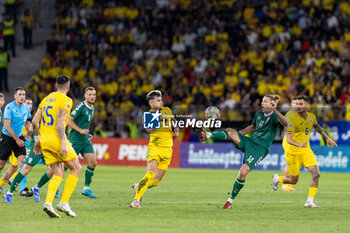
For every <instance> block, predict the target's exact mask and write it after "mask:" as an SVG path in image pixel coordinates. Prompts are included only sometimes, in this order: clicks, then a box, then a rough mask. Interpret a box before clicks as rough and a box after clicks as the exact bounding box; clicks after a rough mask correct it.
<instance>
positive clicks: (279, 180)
mask: <svg viewBox="0 0 350 233" xmlns="http://www.w3.org/2000/svg"><path fill="white" fill-rule="evenodd" d="M278 182H280V183H281V184H283V176H280V177H278Z"/></svg>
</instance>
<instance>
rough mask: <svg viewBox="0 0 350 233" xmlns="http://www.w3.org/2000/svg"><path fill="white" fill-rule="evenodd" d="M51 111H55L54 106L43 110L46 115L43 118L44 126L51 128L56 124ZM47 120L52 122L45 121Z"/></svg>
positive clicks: (45, 107)
mask: <svg viewBox="0 0 350 233" xmlns="http://www.w3.org/2000/svg"><path fill="white" fill-rule="evenodd" d="M50 109H53V107H52V106H44V109H43V113H44V114H43V117H42V119H43V125H47V126H50V125H53V123H54V119H53V117H52V115H51V114H50V113H49V110H50ZM45 115H46V116H45ZM45 118H50V121H45Z"/></svg>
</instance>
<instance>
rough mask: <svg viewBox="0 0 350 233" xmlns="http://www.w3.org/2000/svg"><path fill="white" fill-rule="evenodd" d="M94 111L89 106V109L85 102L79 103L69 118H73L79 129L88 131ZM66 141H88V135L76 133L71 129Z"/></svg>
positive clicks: (93, 108)
mask: <svg viewBox="0 0 350 233" xmlns="http://www.w3.org/2000/svg"><path fill="white" fill-rule="evenodd" d="M94 110H95V107H94V106H91V107H89V106H88V105H87V104H86V103H85V101H83V102H80V103H79V104H78V105H77V106H75V108H74V109H73V111H72V112H71V114H70V116H71V117H73V118H74V123H75V124H76V125H77V126H78V127H79V128H81V129H90V125H91V121H92V118H93V116H94ZM68 139H69V140H70V141H72V140H73V141H77V142H78V141H80V140H83V141H84V140H88V139H89V135H88V134H86V135H85V134H81V133H79V132H78V131H76V130H74V129H72V131H71V132H70V134H69V137H68ZM83 141H82V142H83Z"/></svg>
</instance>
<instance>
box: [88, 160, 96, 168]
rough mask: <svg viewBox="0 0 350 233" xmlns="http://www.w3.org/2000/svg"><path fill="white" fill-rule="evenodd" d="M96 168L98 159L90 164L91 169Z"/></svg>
mask: <svg viewBox="0 0 350 233" xmlns="http://www.w3.org/2000/svg"><path fill="white" fill-rule="evenodd" d="M96 166H97V161H96V159H94V160H91V161H90V163H89V167H92V168H95V167H96Z"/></svg>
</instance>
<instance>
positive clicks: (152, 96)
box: [146, 90, 162, 101]
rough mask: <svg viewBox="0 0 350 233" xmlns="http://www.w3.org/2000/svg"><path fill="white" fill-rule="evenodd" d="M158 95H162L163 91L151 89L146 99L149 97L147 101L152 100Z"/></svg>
mask: <svg viewBox="0 0 350 233" xmlns="http://www.w3.org/2000/svg"><path fill="white" fill-rule="evenodd" d="M156 97H162V92H160V91H159V90H153V91H150V92H149V93H148V94H147V96H146V99H147V101H150V100H153V99H154V98H156Z"/></svg>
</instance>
